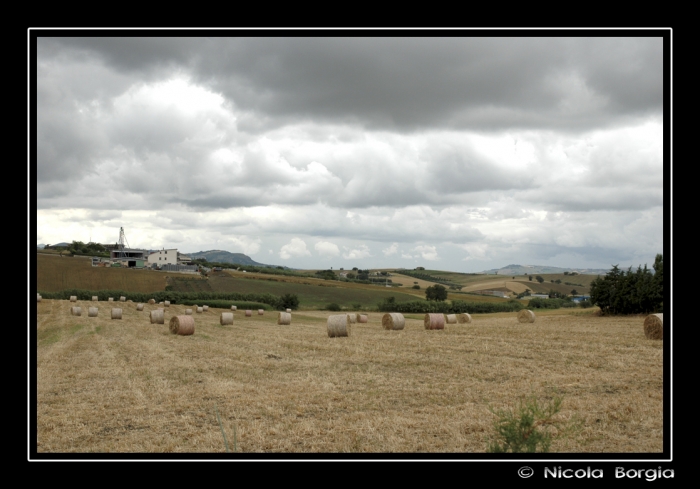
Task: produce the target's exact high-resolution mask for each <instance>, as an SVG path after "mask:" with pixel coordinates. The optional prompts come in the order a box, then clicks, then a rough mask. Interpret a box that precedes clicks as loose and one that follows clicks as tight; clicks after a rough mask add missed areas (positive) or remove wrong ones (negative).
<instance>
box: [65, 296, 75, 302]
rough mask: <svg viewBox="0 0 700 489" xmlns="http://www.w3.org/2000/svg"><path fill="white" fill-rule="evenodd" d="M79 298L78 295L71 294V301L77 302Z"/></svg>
mask: <svg viewBox="0 0 700 489" xmlns="http://www.w3.org/2000/svg"><path fill="white" fill-rule="evenodd" d="M64 297H65V296H64ZM77 300H78V297H76V296H74V295H72V296H70V301H71V302H76V301H77Z"/></svg>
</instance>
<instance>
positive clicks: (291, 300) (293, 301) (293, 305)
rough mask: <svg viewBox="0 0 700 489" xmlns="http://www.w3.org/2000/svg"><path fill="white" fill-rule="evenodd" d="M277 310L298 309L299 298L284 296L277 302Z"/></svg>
mask: <svg viewBox="0 0 700 489" xmlns="http://www.w3.org/2000/svg"><path fill="white" fill-rule="evenodd" d="M277 308H278V309H299V298H298V297H297V296H296V294H284V295H283V296H281V297H280V298H279V301H278V302H277Z"/></svg>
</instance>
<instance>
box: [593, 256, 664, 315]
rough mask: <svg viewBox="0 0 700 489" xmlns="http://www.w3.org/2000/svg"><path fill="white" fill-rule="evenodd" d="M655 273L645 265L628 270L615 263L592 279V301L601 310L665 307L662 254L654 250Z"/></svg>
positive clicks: (641, 311)
mask: <svg viewBox="0 0 700 489" xmlns="http://www.w3.org/2000/svg"><path fill="white" fill-rule="evenodd" d="M653 269H654V273H652V272H651V270H649V269H648V268H647V266H646V264H645V265H644V268H642V267H641V266H640V267H637V270H636V271H632V267H629V268H628V269H627V272H625V271H624V270H620V269H619V268H618V266H617V265H614V266H613V267H612V269H611V270H610V271H609V272H608V273H607V274H606V275H605V277H600V276H599V277H598V278H597V279H595V280H594V281H593V282H591V302H592V303H593V304H594V305H596V306H598V307H600V311H601V313H602V314H648V313H656V312H663V310H664V258H663V255H662V254H657V255H656V258H655V260H654V266H653Z"/></svg>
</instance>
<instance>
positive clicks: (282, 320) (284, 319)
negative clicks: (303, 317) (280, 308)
mask: <svg viewBox="0 0 700 489" xmlns="http://www.w3.org/2000/svg"><path fill="white" fill-rule="evenodd" d="M277 324H292V315H291V314H290V313H288V312H280V313H279V314H277Z"/></svg>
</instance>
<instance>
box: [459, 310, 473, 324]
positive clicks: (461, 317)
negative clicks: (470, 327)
mask: <svg viewBox="0 0 700 489" xmlns="http://www.w3.org/2000/svg"><path fill="white" fill-rule="evenodd" d="M457 322H458V323H461V324H466V323H471V322H472V317H471V316H470V315H469V314H468V313H466V312H465V313H462V314H457Z"/></svg>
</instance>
